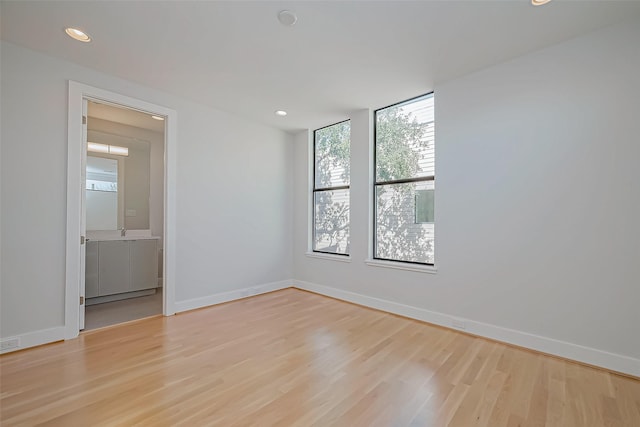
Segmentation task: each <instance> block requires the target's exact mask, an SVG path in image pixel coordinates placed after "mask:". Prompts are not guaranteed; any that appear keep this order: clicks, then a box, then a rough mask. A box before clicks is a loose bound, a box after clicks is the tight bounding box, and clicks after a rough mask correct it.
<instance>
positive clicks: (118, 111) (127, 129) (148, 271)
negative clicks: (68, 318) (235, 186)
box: [79, 99, 165, 331]
mask: <svg viewBox="0 0 640 427" xmlns="http://www.w3.org/2000/svg"><path fill="white" fill-rule="evenodd" d="M86 117H87V120H86V122H87V140H86V141H85V144H86V146H87V157H86V175H85V186H84V188H85V190H84V194H83V196H84V199H83V204H84V206H85V209H84V212H85V224H86V227H85V228H86V239H85V255H84V256H85V289H84V290H85V292H84V297H85V316H84V325H83V324H82V314H81V315H80V326H79V327H80V329H81V330H82V329H84V330H85V331H87V330H92V329H97V328H101V327H106V326H112V325H115V324H118V323H123V322H129V321H132V320H138V319H141V318H145V317H150V316H154V315H160V314H162V237H163V231H164V224H163V223H164V219H163V217H164V215H163V200H162V199H163V194H164V191H163V187H164V161H163V159H164V140H165V137H164V120H165V118H164V117H162V116H158V115H151V114H148V113H144V112H141V111H137V110H132V109H129V108H124V107H121V106H114V105H111V104H104V103H102V102H100V101H95V100H91V99H88V100H87V115H86ZM81 294H82V292H81Z"/></svg>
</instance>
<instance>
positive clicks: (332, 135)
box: [312, 120, 351, 255]
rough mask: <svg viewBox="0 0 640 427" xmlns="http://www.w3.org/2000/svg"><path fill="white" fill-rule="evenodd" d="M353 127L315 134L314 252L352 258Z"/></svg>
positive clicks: (346, 125) (344, 125)
mask: <svg viewBox="0 0 640 427" xmlns="http://www.w3.org/2000/svg"><path fill="white" fill-rule="evenodd" d="M350 136H351V123H350V122H349V121H348V120H347V121H344V122H340V123H337V124H335V125H331V126H327V127H324V128H321V129H318V130H316V131H314V132H313V152H314V155H313V163H314V173H313V247H312V249H313V251H314V252H323V253H330V254H338V255H349V181H350V178H349V169H350V165H349V162H350V143H351V138H350Z"/></svg>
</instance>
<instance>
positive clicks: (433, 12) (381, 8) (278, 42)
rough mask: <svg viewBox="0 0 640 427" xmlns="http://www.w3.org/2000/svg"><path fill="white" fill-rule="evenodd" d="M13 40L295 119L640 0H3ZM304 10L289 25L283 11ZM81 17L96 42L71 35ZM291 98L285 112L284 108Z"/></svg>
mask: <svg viewBox="0 0 640 427" xmlns="http://www.w3.org/2000/svg"><path fill="white" fill-rule="evenodd" d="M0 7H1V15H2V39H3V40H7V41H9V42H12V43H15V44H18V45H21V46H25V47H28V48H31V49H34V50H38V51H41V52H45V53H47V54H49V55H52V56H57V57H61V58H64V59H67V60H70V61H73V62H76V63H78V64H82V65H84V66H87V67H91V68H94V69H98V70H101V71H103V72H105V73H108V74H111V75H114V76H118V77H121V78H124V79H127V80H131V81H135V82H138V83H140V84H143V85H146V86H149V87H153V88H157V89H160V90H162V91H166V92H169V93H173V94H176V95H180V96H183V97H185V98H188V99H191V100H194V101H197V102H200V103H203V104H206V105H209V106H212V107H215V108H218V109H221V110H226V111H230V112H233V113H237V114H239V115H242V116H245V117H248V118H250V119H253V120H256V121H259V122H262V123H265V124H268V125H272V126H275V127H279V128H281V129H284V130H288V131H294V130H298V129H303V128H315V127H319V126H323V125H327V124H330V123H333V122H336V121H339V120H343V119H344V118H346V114H347V112H349V111H352V110H354V109H361V108H379V107H382V106H386V105H388V104H391V103H394V102H397V101H400V100H403V99H407V98H410V97H413V96H416V95H420V94H423V93H426V92H429V91H431V90H432V88H433V87H434V85H435V84H438V83H441V82H444V81H447V80H450V79H453V78H455V77H459V76H461V75H464V74H467V73H469V72H472V71H474V70H478V69H481V68H484V67H487V66H490V65H493V64H496V63H499V62H503V61H505V60H508V59H510V58H513V57H516V56H519V55H522V54H524V53H527V52H530V51H533V50H536V49H539V48H542V47H545V46H549V45H552V44H555V43H558V42H561V41H564V40H567V39H569V38H571V37H575V36H577V35H580V34H583V33H586V32H589V31H591V30H594V29H596V28H599V27H602V26H605V25H608V24H611V23H615V22H617V21H620V20H622V19H624V18H633V19H636V18H638V17H639V16H640V1H635V0H632V1H623V2H617V1H608V0H601V1H582V0H576V1H566V0H565V1H560V0H555V1H552V2H551V3H549V4H547V5H545V6H541V7H533V6H531V4H530V0H503V1H482V0H473V1H455V0H449V1H344V2H337V1H304V2H303V1H225V2H222V1H216V2H214V1H196V2H185V1H143V0H139V1H110V2H98V1H81V2H78V1H70V2H59V1H44V2H36V1H17V2H12V1H2V3H1V6H0ZM283 9H290V10H293V11H295V12H296V13H297V15H298V22H297V24H296V25H295V26H294V27H284V26H282V25H280V23H279V22H278V20H277V13H278V12H279V11H280V10H283ZM67 26H75V27H78V28H81V29H84V30H85V31H87V32H88V33H89V34H91V36H92V37H93V39H94V40H93V42H92V43H80V42H77V41H74V40H71V39H70V38H68V37H67V36H66V35H65V34H64V32H63V28H64V27H67ZM278 109H284V110H287V111H288V112H289V115H288V116H287V117H284V118H283V117H277V116H275V115H274V113H273V112H274V110H278Z"/></svg>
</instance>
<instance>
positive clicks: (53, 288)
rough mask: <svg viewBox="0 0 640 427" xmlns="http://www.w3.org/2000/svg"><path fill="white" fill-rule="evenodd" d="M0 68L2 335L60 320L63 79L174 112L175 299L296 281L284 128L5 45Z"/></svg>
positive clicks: (63, 232)
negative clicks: (176, 131) (176, 139)
mask: <svg viewBox="0 0 640 427" xmlns="http://www.w3.org/2000/svg"><path fill="white" fill-rule="evenodd" d="M1 67H2V68H1V90H2V104H1V111H2V131H1V138H2V148H1V150H2V156H1V159H2V165H1V166H2V171H1V184H2V192H1V195H2V197H1V204H2V217H1V221H2V226H1V233H2V242H1V253H2V263H1V280H2V283H1V290H0V297H1V298H0V299H1V303H0V304H1V305H0V309H1V314H0V321H1V325H0V336H2V337H3V338H4V337H8V336H13V335H29V334H34V333H37V332H38V331H43V330H47V331H48V330H51V328H57V327H60V326H62V325H63V322H64V281H65V271H64V269H65V259H64V254H65V238H66V237H65V236H66V230H65V224H66V200H65V199H66V158H67V105H68V104H67V103H68V100H67V94H68V84H67V80H68V79H71V80H75V81H79V82H81V83H85V84H89V85H92V86H96V87H99V88H102V89H106V90H109V91H113V92H118V93H122V94H125V95H128V96H132V97H135V98H139V99H143V100H145V101H148V102H152V103H155V104H159V105H164V106H167V107H169V108H172V109H174V110H176V111H177V114H178V142H177V154H176V156H177V183H176V186H177V189H176V198H177V211H176V215H177V219H176V222H177V223H176V250H175V251H174V253H175V254H177V260H176V261H177V265H176V303H177V304H179V303H180V302H181V301H184V300H189V299H194V298H202V297H207V296H210V295H213V294H217V293H221V292H228V291H231V290H234V289H239V288H244V287H248V286H254V285H259V284H263V283H269V282H275V281H281V280H285V279H290V278H291V276H292V265H291V259H292V255H291V239H292V229H291V225H290V224H291V182H292V176H291V140H290V137H289V136H288V135H286V134H285V133H283V132H281V131H278V130H275V129H272V128H269V127H266V126H262V125H258V124H255V123H253V122H250V121H247V120H244V119H242V118H240V117H237V116H234V115H231V114H227V113H224V112H221V111H218V110H214V109H211V108H208V107H205V106H203V105H200V104H196V103H193V102H190V101H187V100H184V99H181V98H179V97H175V96H172V95H170V94H166V93H162V92H159V91H156V90H153V89H149V88H145V87H142V86H140V85H137V84H134V83H131V82H127V81H124V80H120V79H117V78H114V77H111V76H108V75H105V74H102V73H100V72H98V71H95V70H91V69H87V68H84V67H80V66H77V65H75V64H72V63H70V62H67V61H63V60H59V59H55V58H52V57H49V56H46V55H43V54H40V53H36V52H33V51H30V50H27V49H23V48H20V47H18V46H15V45H12V44H9V43H6V42H2V45H1ZM203 90H206V88H203ZM33 171H39V174H34V173H33ZM41 177H46V179H42V178H41ZM248 266H250V267H248ZM42 336H52V335H51V334H49V335H47V334H46V333H44V332H43V334H42ZM25 341H29V340H26V339H25Z"/></svg>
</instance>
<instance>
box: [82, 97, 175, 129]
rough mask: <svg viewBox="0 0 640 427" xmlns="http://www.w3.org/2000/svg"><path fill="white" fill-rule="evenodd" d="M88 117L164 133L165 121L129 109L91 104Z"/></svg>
mask: <svg viewBox="0 0 640 427" xmlns="http://www.w3.org/2000/svg"><path fill="white" fill-rule="evenodd" d="M87 115H88V116H89V117H95V118H96V119H102V120H109V121H110V122H115V123H122V124H124V125H129V126H135V127H138V128H142V129H147V130H151V131H154V132H164V121H161V120H156V119H153V118H151V115H150V114H147V113H142V112H140V111H136V110H131V109H129V108H122V107H115V106H112V105H107V104H99V103H97V102H89V104H88V108H87Z"/></svg>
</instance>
